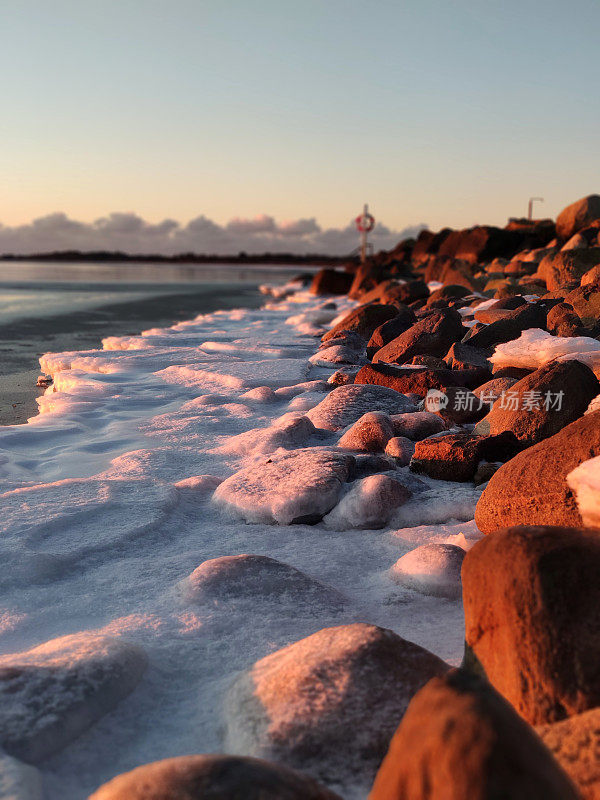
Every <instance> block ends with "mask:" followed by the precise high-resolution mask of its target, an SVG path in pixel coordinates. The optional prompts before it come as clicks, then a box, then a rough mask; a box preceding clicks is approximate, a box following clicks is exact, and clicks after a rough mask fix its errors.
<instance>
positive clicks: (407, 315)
mask: <svg viewBox="0 0 600 800" xmlns="http://www.w3.org/2000/svg"><path fill="white" fill-rule="evenodd" d="M395 307H396V309H397V311H398V313H397V314H396V316H395V317H392V319H389V320H388V321H387V322H384V323H383V324H382V325H380V326H379V327H378V328H375V330H374V331H373V333H372V334H371V338H370V339H369V341H368V343H367V357H368V358H372V357H373V356H374V355H375V353H376V352H377V351H378V350H380V349H381V348H382V347H383V346H384V345H386V344H388V342H391V341H392V340H393V339H396V337H398V336H400V335H401V334H402V333H404V331H407V330H408V329H409V328H410V327H411V326H412V325H414V323H415V322H416V321H417V318H416V316H415V312H414V311H413V310H412V308H409V307H408V306H405V305H404V304H403V303H398V304H397V305H396V306H395Z"/></svg>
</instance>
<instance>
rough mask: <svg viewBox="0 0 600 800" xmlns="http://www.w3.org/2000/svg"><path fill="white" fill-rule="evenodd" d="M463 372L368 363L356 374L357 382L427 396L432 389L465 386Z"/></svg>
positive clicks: (402, 392)
mask: <svg viewBox="0 0 600 800" xmlns="http://www.w3.org/2000/svg"><path fill="white" fill-rule="evenodd" d="M463 380H464V376H463V373H462V372H458V371H454V370H450V369H428V368H427V367H423V368H419V369H414V368H413V367H412V366H410V367H400V366H396V365H392V364H379V363H376V364H367V365H365V366H364V367H361V369H360V370H359V371H358V373H357V374H356V377H355V379H354V383H355V384H363V385H369V386H370V385H372V386H387V387H389V388H390V389H393V390H394V391H396V392H400V393H401V394H418V395H419V397H425V395H426V394H427V392H428V391H429V390H430V389H439V390H444V389H446V387H448V386H463V385H464V383H463Z"/></svg>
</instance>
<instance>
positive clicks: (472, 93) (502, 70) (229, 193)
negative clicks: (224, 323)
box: [0, 0, 600, 253]
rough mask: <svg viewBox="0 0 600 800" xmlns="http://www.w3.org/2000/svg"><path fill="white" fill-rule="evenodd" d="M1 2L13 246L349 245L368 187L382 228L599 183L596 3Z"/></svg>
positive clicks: (561, 196) (546, 211)
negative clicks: (52, 244)
mask: <svg viewBox="0 0 600 800" xmlns="http://www.w3.org/2000/svg"><path fill="white" fill-rule="evenodd" d="M0 4H1V6H2V24H1V26H0V69H1V70H2V75H3V80H2V82H1V85H0V102H1V108H2V114H1V115H0V170H1V175H2V191H1V192H0V223H1V226H2V227H0V251H3V252H6V251H7V250H11V249H13V250H19V249H21V250H22V251H24V252H27V251H29V250H34V249H36V247H38V246H41V245H42V244H44V245H45V244H47V243H52V242H55V243H57V246H69V244H68V243H69V242H72V243H73V245H72V246H77V243H79V244H83V245H86V244H87V245H89V246H93V245H94V243H98V242H100V243H101V245H100V246H102V243H104V244H105V245H106V247H107V248H109V249H110V248H111V247H116V246H118V244H119V243H121V245H124V246H126V247H129V248H131V247H138V246H144V245H146V244H147V245H148V246H149V245H151V244H154V246H155V248H156V249H157V250H160V249H162V250H164V251H169V249H170V250H173V248H175V247H177V246H179V245H183V244H186V245H191V246H192V249H199V250H205V251H208V252H219V251H223V248H226V249H227V248H237V249H248V250H249V251H252V250H255V251H257V250H260V248H264V247H265V246H267V247H271V246H273V247H275V248H276V249H282V250H297V251H298V252H306V251H310V250H311V249H312V248H315V247H321V248H322V250H323V251H324V249H329V250H330V251H333V250H335V249H337V250H338V251H339V252H342V253H343V252H348V251H349V250H350V249H351V246H352V247H353V246H355V244H356V243H357V242H356V241H355V240H356V234H355V232H354V230H353V228H352V227H351V225H350V224H349V223H350V221H351V220H352V219H353V218H354V217H355V216H356V214H358V213H359V211H360V210H361V209H362V205H363V203H365V202H368V203H369V205H370V209H371V210H372V212H373V214H374V215H375V217H376V219H377V220H378V222H380V223H381V225H380V227H379V228H378V229H377V230H376V234H377V235H376V236H375V237H374V241H375V242H376V245H378V246H382V247H385V246H391V245H392V243H393V240H395V239H397V238H400V236H401V235H404V234H406V233H410V232H411V231H414V230H415V229H418V227H419V226H422V225H427V226H428V227H430V228H431V229H439V228H441V227H443V226H446V225H449V226H451V227H468V226H471V225H474V224H479V223H487V224H496V225H504V224H506V221H507V219H508V217H509V216H521V215H524V214H525V213H526V210H527V201H528V198H529V197H530V196H532V195H535V196H541V197H544V203H543V204H539V206H538V207H537V209H536V213H537V214H538V215H540V216H542V215H543V216H552V217H554V216H556V214H557V213H558V212H559V211H560V210H561V208H563V207H564V206H565V205H567V204H568V203H570V202H572V201H574V200H576V199H578V198H579V197H582V196H584V195H586V194H589V193H591V192H594V191H596V192H598V191H600V175H599V159H598V153H599V147H598V141H599V136H600V103H599V102H598V85H599V78H600V58H598V51H597V41H598V31H599V30H600V2H598V0H572V2H571V3H570V4H567V3H565V2H564V0H560V2H556V0H545V2H544V3H541V2H540V0H519V2H516V1H515V0H503V2H502V3H500V2H496V0H452V2H449V1H448V0H389V1H388V0H371V2H369V3H365V2H364V0H363V1H362V2H355V0H303V1H302V2H291V0H210V2H206V1H205V0H84V2H82V1H81V0H19V2H13V1H12V0H0ZM211 248H212V249H211ZM144 249H147V248H145V247H144Z"/></svg>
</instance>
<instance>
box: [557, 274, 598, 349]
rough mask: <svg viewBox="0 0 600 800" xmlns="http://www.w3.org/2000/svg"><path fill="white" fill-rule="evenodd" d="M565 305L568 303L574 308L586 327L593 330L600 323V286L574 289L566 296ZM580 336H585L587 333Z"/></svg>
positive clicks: (590, 284)
mask: <svg viewBox="0 0 600 800" xmlns="http://www.w3.org/2000/svg"><path fill="white" fill-rule="evenodd" d="M565 303H568V304H569V305H570V306H571V307H572V308H573V311H574V312H575V313H576V314H578V315H579V318H580V319H581V322H582V323H583V325H584V326H586V327H588V328H593V327H595V326H597V325H598V323H599V322H600V285H599V284H597V283H588V284H586V285H585V286H579V287H578V288H577V289H573V290H572V291H570V292H568V294H566V295H565ZM563 335H564V334H563ZM571 335H573V334H571ZM578 335H584V336H585V332H584V333H583V334H578Z"/></svg>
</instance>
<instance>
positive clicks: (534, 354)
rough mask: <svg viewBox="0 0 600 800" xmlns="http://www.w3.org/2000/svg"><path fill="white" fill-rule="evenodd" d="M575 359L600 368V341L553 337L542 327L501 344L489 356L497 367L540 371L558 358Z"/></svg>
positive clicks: (584, 338)
mask: <svg viewBox="0 0 600 800" xmlns="http://www.w3.org/2000/svg"><path fill="white" fill-rule="evenodd" d="M561 357H563V358H575V359H577V360H579V361H583V362H584V363H587V364H588V365H589V366H591V367H592V368H593V365H595V364H597V365H598V367H600V342H599V341H598V340H597V339H592V338H591V337H589V336H572V337H566V336H553V335H552V334H551V333H546V331H542V330H540V329H539V328H531V329H530V330H526V331H523V333H522V334H521V335H520V336H519V338H518V339H515V340H513V341H512V342H507V343H506V344H499V345H498V346H497V347H496V349H495V351H494V354H493V355H492V356H491V357H490V359H489V360H490V361H491V362H492V364H493V365H494V366H495V367H497V368H501V367H522V368H524V369H538V368H539V367H541V366H543V365H544V364H546V363H547V362H548V361H552V360H553V359H555V358H561Z"/></svg>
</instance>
